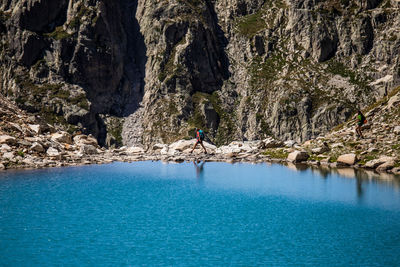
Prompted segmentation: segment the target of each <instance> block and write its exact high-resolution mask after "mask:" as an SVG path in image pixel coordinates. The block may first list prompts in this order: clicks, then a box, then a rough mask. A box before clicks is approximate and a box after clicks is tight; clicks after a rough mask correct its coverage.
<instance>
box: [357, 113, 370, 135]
mask: <svg viewBox="0 0 400 267" xmlns="http://www.w3.org/2000/svg"><path fill="white" fill-rule="evenodd" d="M365 123H367V120H366V119H365V116H364V114H362V113H361V110H358V111H357V127H356V133H357V135H358V136H360V137H361V138H364V136H363V135H362V132H361V130H362V126H363V125H364V124H365Z"/></svg>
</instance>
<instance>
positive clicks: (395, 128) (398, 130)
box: [393, 126, 400, 134]
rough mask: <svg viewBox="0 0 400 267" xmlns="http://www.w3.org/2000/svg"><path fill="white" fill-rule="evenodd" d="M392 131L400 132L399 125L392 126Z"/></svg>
mask: <svg viewBox="0 0 400 267" xmlns="http://www.w3.org/2000/svg"><path fill="white" fill-rule="evenodd" d="M393 132H394V133H395V134H400V126H396V127H394V129H393Z"/></svg>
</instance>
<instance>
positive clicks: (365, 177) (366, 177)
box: [287, 163, 400, 201]
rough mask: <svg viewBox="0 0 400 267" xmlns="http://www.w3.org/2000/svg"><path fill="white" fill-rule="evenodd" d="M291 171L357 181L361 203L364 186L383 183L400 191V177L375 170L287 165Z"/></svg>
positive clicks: (357, 190)
mask: <svg viewBox="0 0 400 267" xmlns="http://www.w3.org/2000/svg"><path fill="white" fill-rule="evenodd" d="M287 166H288V167H289V168H290V169H293V170H296V171H304V170H307V169H309V170H311V171H312V172H313V173H317V174H319V175H320V176H321V177H322V178H328V177H329V176H330V175H332V174H338V175H339V176H341V177H344V178H355V179H356V192H357V197H358V199H359V200H360V201H361V200H362V199H363V197H364V188H363V184H368V183H381V184H387V185H390V186H393V187H395V188H397V189H399V190H400V177H399V176H396V175H393V174H390V173H377V172H375V171H373V170H365V169H354V168H336V169H335V168H330V167H328V166H321V165H320V166H309V165H305V164H292V163H289V164H288V165H287Z"/></svg>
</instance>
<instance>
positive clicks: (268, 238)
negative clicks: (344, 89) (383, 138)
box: [0, 162, 400, 266]
mask: <svg viewBox="0 0 400 267" xmlns="http://www.w3.org/2000/svg"><path fill="white" fill-rule="evenodd" d="M296 168H297V169H296ZM356 174H357V173H355V172H354V170H351V169H350V170H346V169H344V170H338V171H337V172H328V171H326V170H323V169H318V170H316V169H310V168H308V169H302V168H299V167H298V166H297V167H293V166H292V169H291V168H287V167H285V166H281V165H268V164H234V165H231V164H227V163H205V164H201V163H199V164H194V163H182V164H165V163H162V162H136V163H131V164H129V163H114V164H110V165H100V166H97V165H93V166H84V167H70V168H59V169H46V170H31V171H14V172H11V171H7V172H0V255H1V256H0V265H6V266H28V265H29V266H32V265H34V266H43V265H51V266H54V265H66V266H71V265H74V266H92V265H108V266H111V265H112V266H114V265H122V266H124V265H129V266H138V265H145V266H166V265H167V266H171V265H173V266H304V265H308V266H316V265H317V266H399V265H400V190H399V188H400V187H399V184H400V183H399V180H398V179H397V178H394V179H393V178H392V177H389V178H390V179H388V180H382V179H381V180H377V179H373V178H371V177H372V176H369V175H368V174H365V173H364V174H362V175H358V176H357V177H358V178H349V177H351V176H352V175H356ZM358 174H360V173H358ZM381 178H382V177H381Z"/></svg>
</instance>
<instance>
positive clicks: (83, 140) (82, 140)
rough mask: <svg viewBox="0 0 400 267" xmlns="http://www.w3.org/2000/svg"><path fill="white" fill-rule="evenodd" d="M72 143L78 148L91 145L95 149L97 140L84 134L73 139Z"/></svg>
mask: <svg viewBox="0 0 400 267" xmlns="http://www.w3.org/2000/svg"><path fill="white" fill-rule="evenodd" d="M74 143H75V144H76V145H78V146H82V145H92V146H95V147H97V146H98V144H97V140H96V138H94V137H93V136H87V135H84V134H80V135H77V136H75V137H74Z"/></svg>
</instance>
